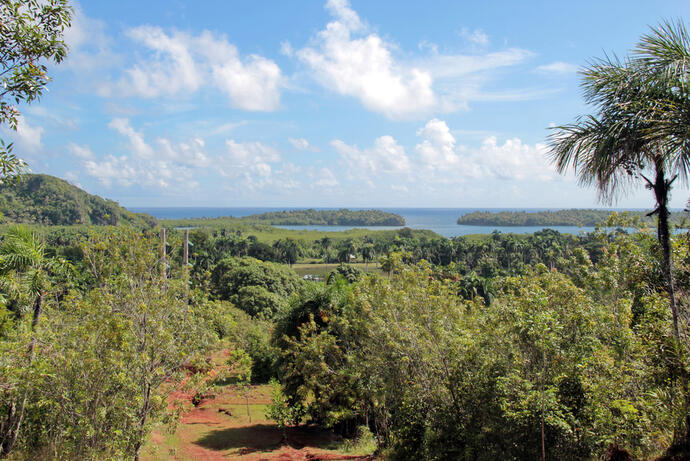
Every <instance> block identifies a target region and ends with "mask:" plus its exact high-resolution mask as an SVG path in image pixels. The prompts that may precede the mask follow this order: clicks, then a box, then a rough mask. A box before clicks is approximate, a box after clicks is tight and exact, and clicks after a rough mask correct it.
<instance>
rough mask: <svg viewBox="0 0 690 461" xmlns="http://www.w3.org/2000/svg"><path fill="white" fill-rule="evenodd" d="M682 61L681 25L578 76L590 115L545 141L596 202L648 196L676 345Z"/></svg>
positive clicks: (686, 155) (688, 55)
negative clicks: (674, 246) (673, 237)
mask: <svg viewBox="0 0 690 461" xmlns="http://www.w3.org/2000/svg"><path fill="white" fill-rule="evenodd" d="M689 60H690V38H689V35H688V33H687V31H686V29H685V27H684V26H683V25H682V24H681V23H676V24H673V23H664V24H663V25H662V26H660V27H657V28H652V29H651V32H650V33H649V34H648V35H645V36H643V37H642V39H641V40H640V42H639V43H638V45H637V47H636V49H635V52H634V54H633V56H632V57H630V58H628V59H626V60H619V59H617V58H609V57H606V58H604V59H600V60H596V61H594V62H593V63H592V64H591V65H590V66H589V67H588V68H586V69H584V70H583V71H582V76H583V82H582V87H583V90H584V98H585V101H586V102H587V103H589V104H591V105H593V106H594V107H595V108H596V114H595V115H587V116H584V117H581V118H579V119H578V120H577V121H576V122H575V123H573V124H569V125H564V126H560V127H556V131H555V133H553V134H552V135H551V137H550V147H551V150H550V156H551V160H552V161H553V162H554V163H555V165H556V168H557V170H558V171H559V172H560V173H563V172H565V171H566V170H568V169H570V168H572V169H573V170H574V171H575V173H576V174H577V176H578V179H579V181H580V183H581V184H583V185H587V186H591V185H593V186H595V187H596V188H597V189H598V191H599V196H600V199H601V200H602V201H603V202H606V203H611V202H612V201H613V200H614V199H615V198H617V197H618V195H619V194H620V193H624V192H625V191H626V190H627V188H628V187H630V186H633V185H634V184H635V183H636V182H639V181H643V182H644V184H645V186H646V187H647V189H650V190H652V191H653V193H654V198H655V200H656V208H655V209H654V211H653V212H652V214H657V215H658V226H657V237H658V240H659V243H660V244H661V247H662V253H663V268H664V276H665V279H666V287H667V290H668V294H669V300H670V305H671V311H672V315H673V328H674V335H675V337H676V339H677V340H679V341H680V331H679V327H678V311H677V306H676V300H675V289H674V285H673V277H672V266H671V245H670V232H669V224H668V221H669V214H670V213H669V209H668V201H669V195H670V191H671V188H672V185H673V183H674V182H675V181H676V180H677V179H680V181H681V182H683V183H685V184H687V181H688V173H690V123H689V121H690V117H688V114H687V113H686V112H688V111H690V109H689V107H690V92H689V88H688V85H690V80H689V77H690V73H689V72H690V68H688V66H687V64H688V61H689ZM683 114H684V115H683ZM679 115H680V116H681V117H680V118H677V117H678V116H679ZM650 178H651V179H650Z"/></svg>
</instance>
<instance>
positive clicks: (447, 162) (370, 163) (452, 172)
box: [331, 118, 559, 187]
mask: <svg viewBox="0 0 690 461" xmlns="http://www.w3.org/2000/svg"><path fill="white" fill-rule="evenodd" d="M417 136H419V137H420V138H421V141H420V142H419V143H418V144H417V145H416V146H415V149H414V150H415V153H416V155H415V156H413V157H408V156H407V155H406V154H405V149H404V147H403V146H401V145H400V144H398V143H397V141H396V140H395V139H394V138H392V137H391V136H381V137H379V138H377V139H376V140H375V142H374V146H373V147H371V148H368V149H363V150H362V149H359V148H358V147H357V146H353V145H348V144H346V143H345V142H343V141H341V140H338V139H336V140H333V141H332V142H331V145H332V146H333V147H334V148H335V150H336V152H337V153H338V154H339V155H340V158H341V160H342V162H343V164H344V165H345V166H347V172H348V175H349V178H351V179H354V180H358V181H360V182H362V183H364V184H372V181H371V179H372V178H373V177H374V176H380V177H383V176H386V175H388V176H390V177H391V179H393V178H395V177H399V175H400V174H406V178H407V181H406V184H407V185H408V186H410V187H412V186H413V185H414V186H415V187H427V185H428V184H450V183H459V182H464V181H467V180H487V179H499V180H514V181H525V180H538V181H551V180H555V179H557V178H559V175H558V174H557V173H556V172H555V170H554V169H553V167H552V166H551V165H550V163H549V162H548V160H547V158H546V152H547V150H548V148H547V146H546V145H545V144H540V143H537V144H533V145H532V144H527V143H525V142H523V141H522V140H520V139H519V138H511V139H507V140H505V141H504V142H503V143H502V144H501V143H499V142H498V138H497V137H496V136H488V137H485V138H484V139H483V140H482V141H481V144H479V145H478V146H476V147H468V146H464V145H461V144H458V142H457V140H456V138H455V136H453V134H452V132H451V130H450V128H449V127H448V125H447V124H446V122H445V121H443V120H439V119H437V118H434V119H431V120H429V121H428V122H427V123H426V124H425V125H424V126H423V127H421V128H420V129H419V130H418V131H417ZM413 172H414V174H411V173H413ZM384 181H385V179H384Z"/></svg>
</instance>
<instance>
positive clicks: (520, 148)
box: [471, 136, 558, 181]
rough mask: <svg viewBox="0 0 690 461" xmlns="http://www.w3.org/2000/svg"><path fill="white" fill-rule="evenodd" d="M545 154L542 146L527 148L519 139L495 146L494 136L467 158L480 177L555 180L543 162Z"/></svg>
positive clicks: (544, 148) (527, 145)
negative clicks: (470, 160)
mask: <svg viewBox="0 0 690 461" xmlns="http://www.w3.org/2000/svg"><path fill="white" fill-rule="evenodd" d="M547 151H548V148H547V146H546V145H545V144H540V143H538V144H534V145H529V144H526V143H524V142H522V141H521V140H520V139H519V138H511V139H508V140H506V141H505V142H504V143H503V144H499V143H498V140H497V139H496V137H495V136H490V137H488V138H486V139H485V140H484V142H483V143H482V145H481V147H480V148H479V149H478V150H474V151H473V152H472V154H471V157H472V162H474V163H475V164H476V165H477V166H479V168H480V169H481V171H482V173H483V176H484V177H494V178H498V179H515V180H525V179H536V180H540V181H548V180H553V179H556V178H558V174H557V173H556V171H555V170H554V168H553V166H551V165H550V164H549V162H548V160H547V159H546V152H547Z"/></svg>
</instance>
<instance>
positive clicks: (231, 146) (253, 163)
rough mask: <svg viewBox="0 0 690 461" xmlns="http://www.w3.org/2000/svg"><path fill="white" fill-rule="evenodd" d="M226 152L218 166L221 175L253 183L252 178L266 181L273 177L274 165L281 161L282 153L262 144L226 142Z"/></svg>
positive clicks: (229, 140)
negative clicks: (240, 178) (272, 165)
mask: <svg viewBox="0 0 690 461" xmlns="http://www.w3.org/2000/svg"><path fill="white" fill-rule="evenodd" d="M225 147H226V152H225V154H223V155H222V156H220V158H219V159H218V160H219V162H218V164H217V165H216V167H217V168H218V171H219V173H220V174H221V175H223V176H226V177H230V178H238V177H243V178H245V180H247V181H248V182H251V183H253V181H252V180H251V179H252V176H256V177H258V178H260V179H263V180H266V179H268V178H270V177H271V174H272V171H273V168H272V167H271V164H272V163H277V162H279V161H280V152H278V151H277V150H275V149H274V148H272V147H270V146H267V145H265V144H263V143H261V142H237V141H235V140H233V139H228V140H226V141H225Z"/></svg>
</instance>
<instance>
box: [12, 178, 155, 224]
mask: <svg viewBox="0 0 690 461" xmlns="http://www.w3.org/2000/svg"><path fill="white" fill-rule="evenodd" d="M0 213H2V219H3V220H4V221H5V222H14V223H27V224H43V225H74V224H91V225H98V226H105V225H107V226H114V225H118V224H130V225H133V226H138V227H151V226H153V225H155V223H156V220H155V219H154V218H152V217H151V216H148V215H144V214H138V213H132V212H131V211H128V210H126V209H125V208H122V207H121V206H119V205H118V204H117V203H116V202H113V201H111V200H104V199H102V198H100V197H98V196H96V195H91V194H89V193H87V192H85V191H83V190H81V189H79V188H78V187H76V186H73V185H71V184H69V183H68V182H67V181H64V180H62V179H59V178H56V177H54V176H49V175H43V174H25V175H22V179H21V181H19V182H11V183H6V184H0Z"/></svg>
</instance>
